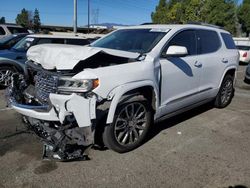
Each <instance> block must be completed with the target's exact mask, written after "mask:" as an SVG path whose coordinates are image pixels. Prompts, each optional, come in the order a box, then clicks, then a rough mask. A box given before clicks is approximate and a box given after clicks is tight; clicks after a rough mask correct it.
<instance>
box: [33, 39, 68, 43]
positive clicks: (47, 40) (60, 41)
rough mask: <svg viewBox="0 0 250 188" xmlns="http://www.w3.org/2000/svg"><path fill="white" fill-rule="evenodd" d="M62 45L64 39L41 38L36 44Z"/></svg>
mask: <svg viewBox="0 0 250 188" xmlns="http://www.w3.org/2000/svg"><path fill="white" fill-rule="evenodd" d="M48 43H52V44H64V39H55V38H42V39H39V40H38V42H37V44H48Z"/></svg>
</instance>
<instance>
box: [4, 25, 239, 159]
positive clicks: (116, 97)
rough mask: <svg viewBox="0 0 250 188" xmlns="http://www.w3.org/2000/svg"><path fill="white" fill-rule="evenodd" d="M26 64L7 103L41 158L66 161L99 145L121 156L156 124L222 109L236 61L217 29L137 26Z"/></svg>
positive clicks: (55, 48) (48, 50)
mask: <svg viewBox="0 0 250 188" xmlns="http://www.w3.org/2000/svg"><path fill="white" fill-rule="evenodd" d="M28 59H29V60H28V62H27V63H26V64H27V71H26V72H27V75H26V78H25V79H23V78H22V76H18V75H16V76H13V84H12V87H10V89H9V101H10V103H11V105H12V106H13V108H14V109H15V110H16V111H18V112H19V113H21V114H23V115H24V116H25V117H26V118H25V120H26V122H27V123H28V125H29V127H30V128H31V129H32V130H33V131H34V132H35V133H36V134H37V135H38V136H39V137H41V138H42V140H43V141H44V144H45V154H44V156H45V157H50V158H57V159H60V160H69V159H75V158H79V157H82V156H84V155H86V151H87V148H89V147H90V146H92V145H93V144H95V143H96V142H95V141H98V140H103V142H104V144H105V145H106V146H107V147H108V148H110V149H112V150H114V151H117V152H120V153H122V152H128V151H130V150H133V149H134V148H136V147H138V146H139V145H140V144H141V143H142V142H143V140H144V139H145V136H146V134H147V132H148V130H149V127H150V126H153V125H152V123H153V122H155V121H159V120H162V119H164V118H167V117H170V116H173V115H176V114H179V113H181V112H184V111H186V110H189V109H191V108H193V107H197V106H199V105H201V104H204V103H207V102H209V101H214V104H215V106H216V107H218V108H223V107H225V106H227V105H228V104H229V103H230V102H231V100H232V97H233V94H234V80H235V77H236V70H237V67H238V61H239V54H238V51H237V49H236V47H235V44H234V42H233V40H232V37H231V35H230V33H228V32H227V31H225V30H223V29H220V28H217V27H212V26H204V25H191V24H190V25H189V24H188V25H143V26H135V27H129V28H125V29H119V30H117V31H114V32H112V33H110V34H109V35H107V36H105V37H103V38H101V39H99V40H97V41H96V42H94V43H93V44H91V45H89V46H85V47H80V46H66V45H51V44H44V45H39V46H34V47H32V48H30V49H29V51H28Z"/></svg>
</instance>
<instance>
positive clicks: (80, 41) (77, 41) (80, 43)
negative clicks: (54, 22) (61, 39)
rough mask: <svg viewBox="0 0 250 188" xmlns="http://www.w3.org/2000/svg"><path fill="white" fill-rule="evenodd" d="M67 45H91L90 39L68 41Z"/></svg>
mask: <svg viewBox="0 0 250 188" xmlns="http://www.w3.org/2000/svg"><path fill="white" fill-rule="evenodd" d="M66 44H73V45H82V46H84V45H87V44H90V42H89V41H88V39H66Z"/></svg>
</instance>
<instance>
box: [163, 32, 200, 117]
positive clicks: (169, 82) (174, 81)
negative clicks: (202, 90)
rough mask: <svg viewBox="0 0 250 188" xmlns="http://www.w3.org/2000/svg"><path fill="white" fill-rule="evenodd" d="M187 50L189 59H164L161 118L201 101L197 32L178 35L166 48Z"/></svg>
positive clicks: (164, 52) (164, 51)
mask: <svg viewBox="0 0 250 188" xmlns="http://www.w3.org/2000/svg"><path fill="white" fill-rule="evenodd" d="M173 45H177V46H184V47H186V48H187V50H188V55H186V56H185V57H168V56H165V57H164V55H162V57H161V58H160V64H161V75H162V77H161V115H165V114H168V113H171V112H174V111H176V110H179V109H181V108H184V107H187V106H189V105H190V104H194V103H196V102H198V101H199V100H200V98H199V84H200V76H201V72H200V71H201V65H200V64H199V61H198V59H197V37H196V32H195V31H194V30H185V31H182V32H180V33H178V34H176V35H175V36H174V37H173V39H171V40H170V42H169V43H168V44H167V46H166V47H165V48H164V50H163V53H162V54H166V51H167V49H168V47H169V46H173Z"/></svg>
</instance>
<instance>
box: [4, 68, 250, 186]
mask: <svg viewBox="0 0 250 188" xmlns="http://www.w3.org/2000/svg"><path fill="white" fill-rule="evenodd" d="M245 68H246V67H245V66H240V68H239V71H238V79H237V88H236V93H235V97H234V99H233V101H232V103H231V104H230V105H229V106H228V107H227V108H225V109H215V108H211V107H210V106H209V105H204V106H201V107H199V108H197V109H194V110H192V111H189V112H187V113H184V114H181V115H179V116H177V117H174V118H171V119H168V120H166V121H163V122H161V123H159V124H156V125H155V126H154V127H153V129H152V132H151V134H150V136H149V138H148V140H147V142H146V143H145V144H144V145H142V146H141V147H139V148H138V149H136V150H134V151H132V152H129V153H125V154H118V153H115V152H113V151H110V150H105V151H99V150H94V149H93V150H91V153H90V158H91V160H89V161H78V162H64V163H62V162H54V161H43V160H42V159H41V156H42V144H41V143H40V142H39V141H38V140H37V139H36V137H34V136H33V135H31V134H28V133H26V132H25V128H24V126H23V124H22V121H21V117H20V116H19V115H18V114H17V113H15V112H14V111H13V110H11V109H8V108H7V109H6V107H5V100H4V94H3V93H4V92H3V91H1V92H0V93H1V95H0V130H1V131H0V187H35V188H38V187H53V188H56V187H109V188H110V187H185V188H186V187H191V188H194V187H230V186H232V187H240V185H241V186H242V187H250V160H249V156H250V140H249V138H250V85H246V84H244V83H243V81H242V80H243V76H244V71H245Z"/></svg>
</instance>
